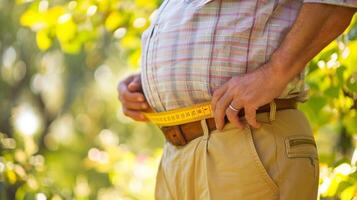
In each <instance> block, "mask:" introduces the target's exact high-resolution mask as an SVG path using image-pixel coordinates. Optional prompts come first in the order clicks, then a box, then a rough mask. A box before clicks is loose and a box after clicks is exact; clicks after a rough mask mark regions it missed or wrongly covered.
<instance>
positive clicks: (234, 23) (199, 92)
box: [141, 0, 357, 111]
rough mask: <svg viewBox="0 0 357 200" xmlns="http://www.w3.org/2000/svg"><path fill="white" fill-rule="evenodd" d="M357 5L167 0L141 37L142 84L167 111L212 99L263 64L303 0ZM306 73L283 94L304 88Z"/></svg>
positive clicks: (298, 93)
mask: <svg viewBox="0 0 357 200" xmlns="http://www.w3.org/2000/svg"><path fill="white" fill-rule="evenodd" d="M304 2H305V3H306V2H315V3H328V4H335V5H341V6H351V7H357V0H165V1H164V2H163V3H162V5H161V7H160V8H159V9H158V11H157V15H156V17H155V19H154V20H153V23H152V24H151V26H150V27H149V28H148V29H147V30H146V31H145V32H144V33H143V36H142V50H143V51H142V52H143V53H142V59H141V60H142V63H141V68H142V73H141V76H142V85H143V90H144V94H145V96H146V98H147V100H148V102H149V104H150V105H151V106H152V107H153V108H154V109H155V110H156V111H165V110H171V109H176V108H180V107H186V106H189V105H192V104H196V103H200V102H204V101H209V100H210V99H211V96H212V93H213V91H214V90H215V89H216V88H218V87H219V86H221V85H222V84H224V83H225V82H227V81H228V80H229V79H230V78H231V77H233V76H237V75H239V74H244V73H247V72H249V71H252V70H254V69H255V68H257V67H259V66H261V65H263V64H264V63H266V62H267V61H268V60H269V59H270V56H271V55H272V53H273V52H274V51H275V49H277V47H278V46H279V44H280V43H281V41H282V39H283V38H284V36H285V35H286V34H287V32H288V31H289V29H290V27H291V26H292V24H293V23H294V21H295V18H296V17H297V14H298V12H299V10H300V8H301V6H302V4H303V3H304ZM304 90H305V89H304V82H303V73H301V74H300V75H299V76H297V77H296V78H295V79H294V80H292V81H291V82H290V83H289V84H288V86H287V87H286V89H285V90H284V92H283V93H282V94H281V96H280V97H279V98H292V97H299V98H300V99H302V98H303V97H304V96H305V95H304V94H305V92H304Z"/></svg>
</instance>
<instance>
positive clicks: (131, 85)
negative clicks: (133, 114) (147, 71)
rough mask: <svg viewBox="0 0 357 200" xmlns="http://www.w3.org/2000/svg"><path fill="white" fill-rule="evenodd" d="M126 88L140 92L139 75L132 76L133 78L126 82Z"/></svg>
mask: <svg viewBox="0 0 357 200" xmlns="http://www.w3.org/2000/svg"><path fill="white" fill-rule="evenodd" d="M128 89H129V91H131V92H142V86H141V78H140V76H135V77H134V79H133V80H132V81H131V82H130V83H129V84H128Z"/></svg>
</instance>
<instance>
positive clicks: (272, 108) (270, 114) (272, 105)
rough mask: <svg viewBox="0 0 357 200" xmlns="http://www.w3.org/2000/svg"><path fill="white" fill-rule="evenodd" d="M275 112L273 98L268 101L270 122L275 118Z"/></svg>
mask: <svg viewBox="0 0 357 200" xmlns="http://www.w3.org/2000/svg"><path fill="white" fill-rule="evenodd" d="M275 114H276V103H275V101H274V100H273V101H272V102H270V111H269V121H270V122H272V121H274V120H275Z"/></svg>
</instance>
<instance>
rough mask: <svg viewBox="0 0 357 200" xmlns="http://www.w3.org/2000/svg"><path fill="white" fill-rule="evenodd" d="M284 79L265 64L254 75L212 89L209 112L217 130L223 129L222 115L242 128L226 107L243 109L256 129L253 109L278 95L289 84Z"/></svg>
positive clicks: (250, 74) (247, 118)
mask: <svg viewBox="0 0 357 200" xmlns="http://www.w3.org/2000/svg"><path fill="white" fill-rule="evenodd" d="M283 79H284V76H281V75H280V74H279V73H277V71H274V70H273V67H272V64H269V63H267V64H265V65H263V66H262V67H260V68H258V69H256V70H255V71H253V72H250V73H248V74H244V75H242V76H236V77H233V78H231V79H230V80H229V81H228V82H227V83H225V84H224V85H222V86H221V87H220V88H218V89H217V90H215V91H214V93H213V98H212V109H213V112H214V118H215V121H216V126H217V129H218V130H222V129H223V127H224V117H225V115H227V118H228V120H229V121H230V122H231V123H233V124H234V125H235V126H236V127H237V128H240V129H242V128H243V124H242V123H241V121H240V120H239V117H238V112H236V111H234V110H232V109H230V108H229V105H232V106H233V107H234V108H236V109H237V110H241V109H244V112H245V119H246V120H247V122H248V124H249V125H251V126H252V127H253V128H259V127H260V126H261V124H260V123H258V122H257V120H256V110H257V109H258V108H259V107H260V106H263V105H265V104H268V103H270V102H271V101H272V100H273V99H274V98H276V97H278V96H279V95H280V94H281V92H282V91H283V89H284V88H285V86H286V84H287V83H288V81H287V80H283Z"/></svg>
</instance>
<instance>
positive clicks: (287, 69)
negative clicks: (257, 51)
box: [267, 52, 307, 84]
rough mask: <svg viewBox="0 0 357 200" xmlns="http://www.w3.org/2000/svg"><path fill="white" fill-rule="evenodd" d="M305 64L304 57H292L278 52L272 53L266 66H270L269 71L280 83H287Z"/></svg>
mask: <svg viewBox="0 0 357 200" xmlns="http://www.w3.org/2000/svg"><path fill="white" fill-rule="evenodd" d="M306 64H307V62H306V61H305V59H304V58H300V57H299V58H292V57H290V56H287V55H284V54H282V53H280V52H276V54H273V55H272V57H271V59H270V61H269V62H268V63H267V65H268V67H269V68H271V69H270V70H271V71H272V72H271V73H272V74H274V76H275V77H276V79H277V81H278V82H281V83H282V84H288V83H289V82H290V81H291V80H292V79H293V78H294V77H296V76H297V75H298V74H299V73H300V72H301V71H302V70H303V69H304V68H305V66H306Z"/></svg>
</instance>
